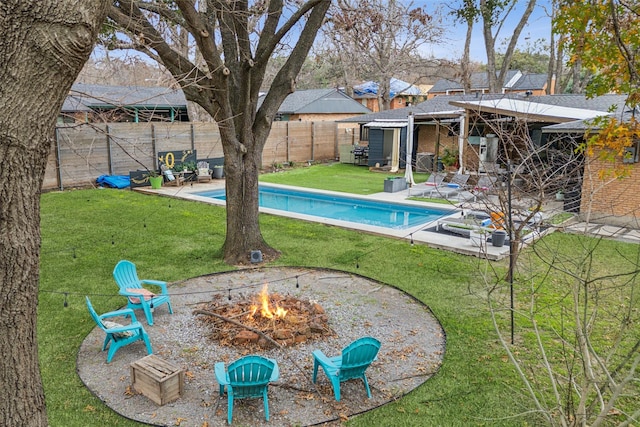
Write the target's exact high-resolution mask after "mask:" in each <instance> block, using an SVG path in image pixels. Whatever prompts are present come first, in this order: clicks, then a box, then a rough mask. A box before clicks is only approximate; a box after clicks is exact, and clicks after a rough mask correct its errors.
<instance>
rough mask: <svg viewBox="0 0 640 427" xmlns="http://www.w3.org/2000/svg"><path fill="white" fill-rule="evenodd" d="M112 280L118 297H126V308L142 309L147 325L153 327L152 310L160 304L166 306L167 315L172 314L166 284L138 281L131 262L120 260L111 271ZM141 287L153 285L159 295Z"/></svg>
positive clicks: (145, 280)
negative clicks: (116, 286) (116, 287)
mask: <svg viewBox="0 0 640 427" xmlns="http://www.w3.org/2000/svg"><path fill="white" fill-rule="evenodd" d="M113 278H114V279H115V280H116V283H117V284H118V287H119V288H120V292H119V293H120V295H124V296H126V297H127V307H128V308H131V309H133V310H136V309H142V310H143V311H144V315H145V317H146V318H147V324H148V325H149V326H153V310H154V309H155V308H157V307H158V306H160V305H162V304H167V307H168V308H169V313H170V314H171V313H173V308H171V300H170V299H169V292H167V282H161V281H159V280H148V279H143V280H140V279H138V273H137V272H136V266H135V264H134V263H132V262H131V261H127V260H122V261H120V262H118V264H116V267H115V268H114V269H113ZM142 285H153V286H157V287H159V288H160V291H161V292H160V294H154V293H153V292H151V291H149V290H147V289H145V288H144V287H143V286H142Z"/></svg>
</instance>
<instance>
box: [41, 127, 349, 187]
mask: <svg viewBox="0 0 640 427" xmlns="http://www.w3.org/2000/svg"><path fill="white" fill-rule="evenodd" d="M342 144H353V133H352V131H351V132H350V131H345V130H344V129H338V126H337V124H336V123H335V122H274V123H273V127H272V129H271V133H270V135H269V138H268V139H267V143H266V145H265V147H264V150H263V152H262V165H261V167H262V168H265V167H268V166H271V165H275V164H279V163H280V164H282V163H288V162H294V163H298V162H307V161H324V160H332V159H336V158H337V157H338V146H339V145H342ZM176 150H196V152H197V157H198V159H211V158H219V157H224V154H223V151H222V141H221V140H220V132H219V131H218V126H217V124H215V123H186V122H178V123H162V122H153V123H109V124H82V125H67V126H61V127H58V128H56V133H55V141H54V144H53V147H52V149H51V153H50V155H49V160H48V163H47V170H46V172H45V178H44V182H43V184H42V188H43V190H52V189H64V188H66V187H83V186H89V185H95V180H96V178H97V177H98V176H100V175H128V174H129V172H130V171H135V170H144V169H155V168H156V167H157V153H158V152H159V151H176Z"/></svg>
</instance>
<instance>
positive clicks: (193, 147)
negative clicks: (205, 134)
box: [190, 123, 197, 160]
mask: <svg viewBox="0 0 640 427" xmlns="http://www.w3.org/2000/svg"><path fill="white" fill-rule="evenodd" d="M190 128H191V150H195V149H196V131H195V129H194V128H193V123H191V125H190ZM196 160H197V159H196Z"/></svg>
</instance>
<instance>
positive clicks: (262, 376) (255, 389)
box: [214, 355, 280, 424]
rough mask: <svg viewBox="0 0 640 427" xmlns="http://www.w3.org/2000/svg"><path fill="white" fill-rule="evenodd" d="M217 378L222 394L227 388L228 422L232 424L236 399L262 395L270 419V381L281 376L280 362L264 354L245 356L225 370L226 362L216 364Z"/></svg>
mask: <svg viewBox="0 0 640 427" xmlns="http://www.w3.org/2000/svg"><path fill="white" fill-rule="evenodd" d="M214 372H215V375H216V380H217V381H218V384H219V386H220V396H222V395H223V394H224V389H225V387H226V388H227V422H228V423H229V424H231V419H232V417H233V400H234V399H254V398H260V397H262V400H263V402H264V417H265V419H266V420H267V421H269V398H268V396H267V392H268V387H269V383H270V382H273V381H277V380H278V378H279V377H280V370H279V369H278V363H276V361H275V360H273V359H268V358H266V357H262V356H256V355H250V356H244V357H242V358H240V359H238V360H236V361H235V362H233V363H231V364H230V365H229V368H228V369H226V370H225V367H224V363H223V362H218V363H216V364H215V366H214Z"/></svg>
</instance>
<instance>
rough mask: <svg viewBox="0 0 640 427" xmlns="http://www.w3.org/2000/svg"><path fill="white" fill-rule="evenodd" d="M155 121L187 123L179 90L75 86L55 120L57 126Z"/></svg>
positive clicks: (185, 102)
mask: <svg viewBox="0 0 640 427" xmlns="http://www.w3.org/2000/svg"><path fill="white" fill-rule="evenodd" d="M157 121H164V122H186V121H189V116H188V114H187V100H186V98H185V97H184V94H183V93H182V91H181V90H176V89H170V88H165V87H143V86H107V85H94V84H82V83H76V84H74V85H73V86H72V87H71V91H70V92H69V95H68V96H67V98H66V99H65V102H64V104H63V107H62V110H61V114H60V115H59V116H58V123H78V122H80V123H88V122H136V123H138V122H157Z"/></svg>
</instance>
